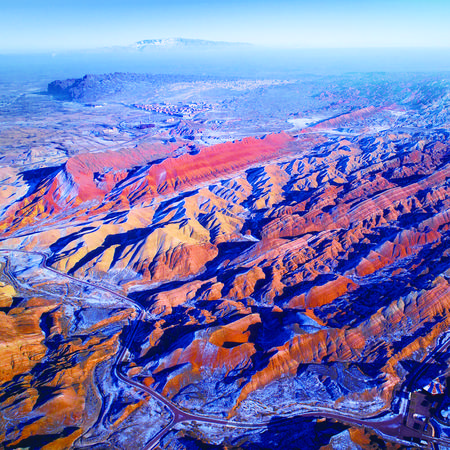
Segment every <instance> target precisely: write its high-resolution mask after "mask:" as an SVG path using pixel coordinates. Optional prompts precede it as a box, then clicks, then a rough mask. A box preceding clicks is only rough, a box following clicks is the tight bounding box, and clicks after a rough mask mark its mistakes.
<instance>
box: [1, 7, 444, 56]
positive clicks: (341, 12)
mask: <svg viewBox="0 0 450 450" xmlns="http://www.w3.org/2000/svg"><path fill="white" fill-rule="evenodd" d="M0 11H1V17H2V18H1V25H2V26H1V27H0V53H15V52H21V53H23V52H37V51H39V52H58V51H63V50H64V51H66V50H81V49H93V48H101V47H110V46H124V45H130V44H132V43H133V42H137V41H139V40H143V39H159V38H171V37H182V38H187V39H204V40H211V41H226V42H248V43H250V44H256V45H262V46H273V47H281V48H283V47H288V48H303V49H312V48H418V47H419V48H448V47H450V31H449V27H448V22H449V21H450V3H449V2H447V1H444V0H430V1H428V2H426V4H424V2H422V1H420V0H409V1H406V0H396V1H388V0H378V1H373V2H370V4H364V5H362V4H361V2H356V1H355V0H342V1H341V2H335V1H333V0H322V1H319V2H316V3H311V2H307V1H303V0H300V1H294V0H281V1H277V2H275V1H273V0H266V1H257V0H249V1H246V2H245V3H242V2H239V1H237V0H230V1H228V2H226V3H224V2H219V1H215V0H210V1H208V2H206V1H204V0H195V1H193V2H183V1H181V0H173V1H171V2H170V3H164V4H162V3H160V2H156V1H153V0H130V1H129V2H127V3H126V4H125V2H122V1H120V0H111V1H106V0H90V1H88V0H79V1H77V2H76V3H75V2H59V1H57V0H42V1H40V2H35V1H33V0H17V1H15V2H14V3H13V2H10V3H9V4H6V5H3V6H2V7H1V8H0Z"/></svg>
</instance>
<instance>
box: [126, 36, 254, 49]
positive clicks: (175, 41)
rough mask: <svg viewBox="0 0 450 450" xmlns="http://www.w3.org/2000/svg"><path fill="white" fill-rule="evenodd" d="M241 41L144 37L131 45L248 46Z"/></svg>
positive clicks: (144, 46) (147, 46)
mask: <svg viewBox="0 0 450 450" xmlns="http://www.w3.org/2000/svg"><path fill="white" fill-rule="evenodd" d="M250 45H251V44H246V43H242V42H223V41H207V40H203V39H184V38H179V37H178V38H165V39H145V40H142V41H138V42H136V43H135V44H133V45H132V47H135V48H137V49H139V50H143V49H145V48H153V47H218V46H220V47H223V46H226V47H241V46H250Z"/></svg>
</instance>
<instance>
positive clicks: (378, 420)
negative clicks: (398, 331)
mask: <svg viewBox="0 0 450 450" xmlns="http://www.w3.org/2000/svg"><path fill="white" fill-rule="evenodd" d="M0 252H3V253H6V252H7V253H24V254H29V255H35V256H40V257H41V262H40V264H39V267H41V268H43V269H46V270H49V271H50V272H53V273H55V274H58V275H59V276H62V277H65V278H67V279H69V280H71V281H73V282H75V283H79V284H82V285H85V286H89V287H93V288H96V289H100V290H102V291H104V292H108V293H110V294H112V295H114V296H116V297H119V298H121V299H123V300H125V301H127V302H130V303H132V304H133V306H134V307H135V308H136V309H137V310H138V311H139V314H138V316H137V318H136V319H135V320H134V326H133V327H132V328H131V331H130V334H129V335H128V337H127V341H126V345H124V346H122V348H121V349H120V351H119V353H118V355H117V358H116V360H115V362H114V364H113V373H114V375H115V376H116V377H117V378H119V379H120V380H122V381H123V382H124V383H126V384H128V385H129V386H132V387H134V388H137V389H140V390H142V391H145V392H147V393H148V394H149V395H151V396H152V397H153V398H154V399H156V400H157V401H159V402H161V403H162V404H163V405H164V406H165V407H166V408H167V409H168V410H169V411H170V414H171V420H170V422H169V423H168V424H167V425H166V426H165V427H164V428H163V429H161V430H160V431H159V433H157V434H156V436H154V437H153V438H152V439H151V441H150V442H149V443H148V444H147V445H146V446H145V448H144V450H150V449H152V448H154V447H155V446H156V445H157V444H158V443H159V441H160V439H161V438H162V437H163V436H164V435H165V434H166V433H167V432H169V431H170V430H171V429H172V428H173V427H174V426H175V425H176V424H177V423H180V422H187V421H197V422H203V423H210V424H216V425H222V426H228V427H235V428H246V429H251V428H266V427H267V426H268V425H269V423H272V422H269V421H265V422H257V423H246V422H236V421H233V420H227V419H223V418H218V417H211V416H204V415H201V414H193V413H190V412H187V411H184V410H182V409H181V408H179V407H178V406H177V405H176V404H175V403H173V402H172V401H170V400H169V399H168V398H166V397H164V396H163V395H161V394H160V393H159V392H158V391H156V390H154V389H152V388H151V387H148V386H145V385H144V384H142V383H139V382H137V381H135V380H133V379H132V378H129V377H128V376H126V375H125V374H124V373H122V372H121V370H120V368H121V366H122V364H123V363H124V362H125V360H126V353H127V348H128V347H129V344H131V343H132V341H133V339H134V336H135V333H136V330H137V327H138V324H139V322H140V321H141V320H143V319H144V318H145V316H146V311H145V310H144V309H143V308H142V306H141V305H139V303H136V302H135V301H134V300H132V299H130V298H129V297H126V296H124V295H122V294H120V293H117V292H116V291H113V290H112V289H109V288H107V287H104V286H99V285H97V284H94V283H90V282H88V281H84V280H80V279H78V278H75V277H73V276H71V275H68V274H66V273H64V272H60V271H59V270H56V269H54V268H52V267H51V266H48V265H47V258H48V255H47V254H46V253H43V252H37V251H26V250H15V249H0ZM4 271H5V275H6V276H7V277H8V278H10V279H11V281H12V282H13V283H14V279H13V276H12V274H11V273H10V270H9V261H7V263H6V265H5V267H4ZM449 345H450V340H449V339H442V341H441V345H438V346H437V348H435V349H434V350H433V352H432V353H431V354H430V355H429V357H427V358H426V359H425V361H428V360H429V359H430V358H432V357H433V356H434V354H435V353H436V352H438V351H440V350H443V349H444V348H445V349H446V348H447V347H448V346H449ZM425 361H424V362H425ZM411 384H412V383H408V384H407V385H405V386H404V387H403V389H402V391H405V392H406V391H407V390H408V388H409V387H410V385H411ZM406 409H407V408H401V411H400V413H399V414H398V415H393V414H392V413H390V412H389V411H386V412H385V413H384V414H382V415H380V414H378V415H377V416H375V417H372V416H371V417H363V416H360V417H358V416H357V415H354V414H344V413H340V412H338V411H334V410H332V409H328V408H315V409H313V410H310V411H306V412H302V413H296V414H295V416H293V417H317V418H327V419H334V420H338V421H340V422H343V423H346V424H349V425H356V426H364V427H368V428H371V429H373V430H374V431H375V432H378V433H379V434H381V435H382V436H384V437H385V438H386V439H388V440H393V441H395V442H399V443H403V444H408V445H410V446H411V443H410V442H409V441H405V440H404V439H403V435H402V433H401V430H402V428H404V427H403V424H404V419H405V414H406ZM288 419H289V418H285V419H284V420H288ZM282 420H283V419H280V421H282ZM411 431H412V430H411ZM408 437H416V438H418V439H425V440H427V441H428V442H429V443H430V444H444V445H447V446H448V445H449V444H450V441H449V440H448V439H443V438H439V437H431V436H423V435H421V434H419V433H416V434H414V433H412V434H411V433H409V435H408ZM413 445H414V444H413ZM416 446H417V447H421V446H420V445H416Z"/></svg>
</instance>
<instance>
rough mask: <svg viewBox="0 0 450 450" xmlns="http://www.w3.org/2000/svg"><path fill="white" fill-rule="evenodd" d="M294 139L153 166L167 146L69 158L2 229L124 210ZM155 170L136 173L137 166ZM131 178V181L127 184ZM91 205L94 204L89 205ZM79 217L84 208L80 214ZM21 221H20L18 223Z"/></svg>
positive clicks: (281, 136) (231, 146)
mask: <svg viewBox="0 0 450 450" xmlns="http://www.w3.org/2000/svg"><path fill="white" fill-rule="evenodd" d="M294 140H295V139H294V138H293V137H292V136H290V135H288V134H286V133H278V134H269V135H266V136H264V137H262V138H257V137H250V138H245V139H242V140H240V141H234V142H227V143H224V144H218V145H215V146H212V147H205V148H203V149H201V150H200V152H199V153H197V154H195V155H191V154H184V155H182V156H179V157H169V158H167V159H165V160H164V161H162V162H159V163H154V164H152V163H151V161H152V160H153V159H154V158H155V157H156V155H159V156H161V154H162V153H163V152H166V153H165V154H167V153H168V152H170V151H173V150H174V149H175V148H176V147H175V146H171V147H169V149H166V148H164V147H163V146H162V145H156V146H155V148H153V147H145V148H144V149H142V148H139V149H132V150H129V151H126V152H125V153H123V152H103V153H94V154H90V153H89V154H88V153H85V154H82V155H77V156H76V157H73V158H70V159H69V160H68V161H67V163H66V165H65V169H64V170H63V171H61V172H59V173H58V174H56V176H54V177H53V178H48V179H45V180H43V182H42V183H41V184H40V186H39V188H38V189H37V190H36V191H35V192H34V193H33V194H32V195H30V196H28V197H26V198H25V199H24V200H23V201H22V202H20V203H18V204H15V205H14V206H13V207H12V208H11V209H10V211H9V214H8V217H6V218H5V219H4V220H3V222H1V223H0V231H5V232H6V234H11V233H12V232H13V231H14V230H16V229H17V228H20V226H21V225H20V222H22V221H23V219H24V214H23V212H24V210H26V211H27V214H26V219H28V220H25V222H22V223H24V224H31V223H36V222H38V221H39V220H40V219H43V218H45V217H48V216H51V215H53V214H55V213H57V212H60V211H64V210H65V209H66V208H67V207H68V206H70V207H71V208H72V209H73V207H74V206H76V207H78V208H84V207H83V204H84V203H87V202H95V204H96V206H98V204H100V203H101V202H102V201H103V202H104V204H103V206H102V207H101V210H104V211H108V210H111V209H123V208H126V207H129V205H130V204H131V205H136V204H137V203H142V202H144V201H149V200H151V199H152V198H154V197H157V196H159V195H164V194H172V193H174V192H177V191H181V190H184V189H186V188H189V187H193V186H197V185H198V184H199V183H205V182H210V181H212V180H214V179H217V178H219V177H224V176H231V175H232V174H234V173H236V172H239V171H242V170H245V169H246V168H248V167H250V166H253V165H255V164H258V163H263V162H265V161H268V160H271V159H274V158H277V157H279V156H281V155H282V152H283V151H286V150H287V149H288V148H289V144H291V143H292V142H293V141H294ZM148 164H150V166H149V167H148V169H146V170H145V171H140V172H139V174H138V175H136V176H135V175H134V174H133V171H132V169H133V168H135V167H142V166H144V167H146V166H147V165H148ZM125 179H127V180H126V181H124V180H125ZM88 206H89V205H88ZM76 215H77V216H79V215H80V210H77V211H76ZM18 218H20V220H17V219H18Z"/></svg>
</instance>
